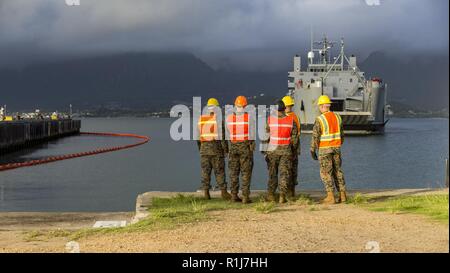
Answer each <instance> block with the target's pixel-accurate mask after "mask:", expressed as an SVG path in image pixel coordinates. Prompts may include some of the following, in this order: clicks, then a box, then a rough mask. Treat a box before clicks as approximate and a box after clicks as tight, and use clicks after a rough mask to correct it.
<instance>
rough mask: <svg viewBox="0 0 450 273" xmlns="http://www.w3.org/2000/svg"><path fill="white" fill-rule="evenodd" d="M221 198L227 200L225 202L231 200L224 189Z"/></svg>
mask: <svg viewBox="0 0 450 273" xmlns="http://www.w3.org/2000/svg"><path fill="white" fill-rule="evenodd" d="M221 196H222V198H223V199H225V200H230V199H231V195H230V194H229V193H228V192H227V190H226V189H223V190H222V193H221Z"/></svg>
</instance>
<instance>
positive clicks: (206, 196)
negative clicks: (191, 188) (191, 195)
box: [203, 190, 211, 200]
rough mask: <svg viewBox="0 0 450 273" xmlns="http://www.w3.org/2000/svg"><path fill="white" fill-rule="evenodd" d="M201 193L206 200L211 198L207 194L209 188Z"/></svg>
mask: <svg viewBox="0 0 450 273" xmlns="http://www.w3.org/2000/svg"><path fill="white" fill-rule="evenodd" d="M203 193H204V195H205V199H207V200H209V199H211V196H210V195H209V190H204V191H203Z"/></svg>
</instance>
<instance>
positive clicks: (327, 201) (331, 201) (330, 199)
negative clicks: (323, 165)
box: [322, 191, 336, 205]
mask: <svg viewBox="0 0 450 273" xmlns="http://www.w3.org/2000/svg"><path fill="white" fill-rule="evenodd" d="M335 203H336V200H335V198H334V193H333V192H332V191H329V192H327V197H326V198H325V199H323V200H322V204H326V205H331V204H335Z"/></svg>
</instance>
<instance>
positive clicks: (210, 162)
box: [197, 98, 231, 200]
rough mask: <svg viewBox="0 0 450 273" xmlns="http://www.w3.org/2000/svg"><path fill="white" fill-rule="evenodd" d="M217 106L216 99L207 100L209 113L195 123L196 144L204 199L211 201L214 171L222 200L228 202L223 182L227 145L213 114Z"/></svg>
mask: <svg viewBox="0 0 450 273" xmlns="http://www.w3.org/2000/svg"><path fill="white" fill-rule="evenodd" d="M218 106H219V102H218V101H217V100H216V99H214V98H210V99H209V100H208V110H209V113H208V114H206V115H202V116H200V118H199V120H198V123H197V129H198V132H199V136H200V140H199V141H198V142H197V143H198V148H199V151H200V165H201V169H202V174H201V180H202V189H203V191H204V195H205V198H206V199H211V197H210V194H209V189H210V188H211V185H210V182H211V172H212V171H213V170H214V175H215V177H216V181H217V184H218V185H219V187H220V189H221V195H222V198H224V199H226V200H228V199H230V198H231V195H230V194H229V193H228V192H227V183H226V180H225V155H226V154H227V153H228V145H227V142H226V140H225V135H224V128H223V124H221V125H222V126H219V124H218V122H217V118H216V114H215V112H214V108H215V107H218Z"/></svg>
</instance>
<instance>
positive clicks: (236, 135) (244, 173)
mask: <svg viewBox="0 0 450 273" xmlns="http://www.w3.org/2000/svg"><path fill="white" fill-rule="evenodd" d="M234 105H235V113H232V114H230V115H228V116H227V119H226V125H227V126H226V128H227V133H228V136H229V153H228V154H229V156H228V171H229V174H230V182H231V200H233V201H234V202H242V203H244V204H247V203H250V202H251V199H250V183H251V179H252V171H253V151H254V150H255V140H254V139H255V138H254V134H253V130H252V131H250V129H251V128H250V126H251V123H252V120H251V117H250V115H249V113H246V112H245V111H244V107H246V106H247V99H246V98H245V97H244V96H238V97H237V98H236V100H235V102H234ZM252 129H253V128H252ZM239 176H240V177H241V178H242V179H241V181H242V199H241V198H240V197H239V195H238V192H239Z"/></svg>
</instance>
